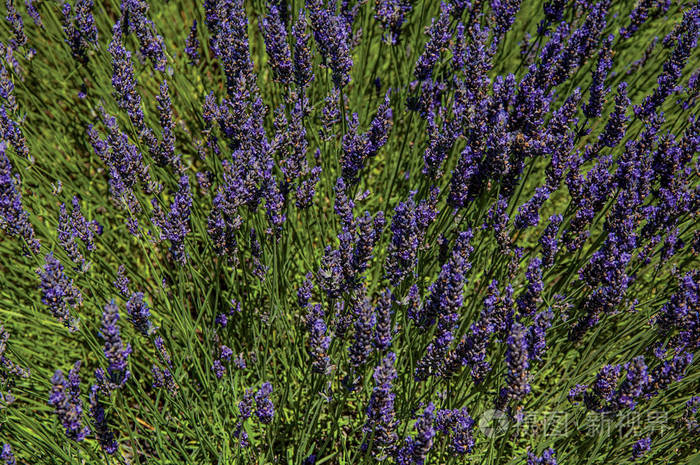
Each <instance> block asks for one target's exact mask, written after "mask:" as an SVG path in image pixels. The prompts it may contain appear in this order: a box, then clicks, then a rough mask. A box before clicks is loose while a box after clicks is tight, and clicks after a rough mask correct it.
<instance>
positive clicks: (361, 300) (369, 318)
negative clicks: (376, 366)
mask: <svg viewBox="0 0 700 465" xmlns="http://www.w3.org/2000/svg"><path fill="white" fill-rule="evenodd" d="M352 308H353V313H354V318H355V321H354V323H353V327H354V329H355V340H354V341H353V343H352V344H351V345H350V347H349V349H348V352H349V355H350V363H351V364H352V366H353V367H360V366H362V365H364V364H365V363H366V362H367V360H368V359H369V356H370V355H371V354H372V335H373V334H372V333H373V329H374V325H375V322H376V315H375V312H374V308H372V306H371V305H370V303H369V300H368V299H367V296H366V295H365V293H364V289H363V290H362V291H359V292H357V293H356V295H354V296H353V298H352Z"/></svg>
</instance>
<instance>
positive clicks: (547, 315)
mask: <svg viewBox="0 0 700 465" xmlns="http://www.w3.org/2000/svg"><path fill="white" fill-rule="evenodd" d="M553 318H554V314H553V313H552V310H551V309H547V310H544V311H541V312H539V313H538V314H537V315H535V318H534V323H533V324H532V326H530V327H529V328H528V330H529V334H528V349H529V350H530V353H529V354H528V358H529V359H530V360H541V357H542V355H543V354H544V352H545V350H546V349H547V340H546V336H545V333H546V331H547V329H549V327H550V326H552V319H553Z"/></svg>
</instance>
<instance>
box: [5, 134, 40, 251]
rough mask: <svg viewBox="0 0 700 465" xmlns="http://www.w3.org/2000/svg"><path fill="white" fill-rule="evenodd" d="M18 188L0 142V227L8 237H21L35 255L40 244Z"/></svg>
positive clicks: (17, 177) (16, 178)
mask: <svg viewBox="0 0 700 465" xmlns="http://www.w3.org/2000/svg"><path fill="white" fill-rule="evenodd" d="M19 186H20V179H19V176H13V175H12V165H11V164H10V160H9V158H7V155H6V154H5V143H4V142H0V227H1V228H2V229H3V230H4V231H5V232H6V233H7V234H9V235H10V236H18V237H21V238H22V239H23V240H24V243H25V244H26V247H28V248H29V250H31V251H32V252H34V253H37V252H39V247H40V246H41V244H39V240H38V239H36V237H35V233H34V227H33V226H32V224H31V223H30V222H29V214H28V213H27V211H26V210H25V209H24V206H23V205H22V194H21V193H20V191H19Z"/></svg>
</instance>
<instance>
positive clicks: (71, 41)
mask: <svg viewBox="0 0 700 465" xmlns="http://www.w3.org/2000/svg"><path fill="white" fill-rule="evenodd" d="M92 9H93V0H76V2H75V7H74V8H71V6H70V3H68V2H66V3H64V4H63V31H64V32H65V34H66V43H68V45H69V46H70V49H71V52H72V53H73V58H75V59H76V60H78V61H80V62H83V63H85V62H87V59H88V56H87V52H88V50H89V49H90V48H96V47H97V45H98V44H97V25H96V24H95V18H94V17H93V16H92ZM71 13H72V14H71Z"/></svg>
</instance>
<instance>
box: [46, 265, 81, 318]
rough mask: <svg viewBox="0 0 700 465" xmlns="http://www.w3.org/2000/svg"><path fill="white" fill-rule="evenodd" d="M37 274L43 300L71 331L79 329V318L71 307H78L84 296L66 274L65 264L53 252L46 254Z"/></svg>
mask: <svg viewBox="0 0 700 465" xmlns="http://www.w3.org/2000/svg"><path fill="white" fill-rule="evenodd" d="M37 274H38V275H39V277H40V278H41V302H42V303H43V304H44V305H46V306H47V307H49V309H50V310H51V314H53V316H54V317H55V318H56V319H58V321H60V322H61V323H63V324H64V326H66V327H67V328H68V329H69V330H70V331H71V332H73V331H77V329H78V327H77V324H78V320H77V319H75V318H73V317H72V316H71V314H70V309H71V308H73V309H75V308H77V307H78V306H79V305H80V304H81V303H82V301H83V297H82V294H81V293H80V290H79V289H78V288H77V287H75V286H74V285H73V280H72V279H68V277H67V276H66V275H65V273H64V272H63V265H61V262H59V261H58V260H57V259H56V258H54V256H53V252H49V253H48V254H47V255H46V257H45V264H44V267H43V268H42V269H40V270H38V271H37Z"/></svg>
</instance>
